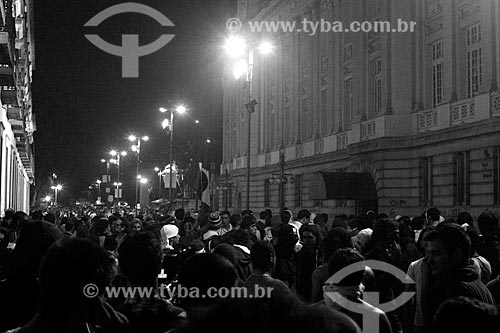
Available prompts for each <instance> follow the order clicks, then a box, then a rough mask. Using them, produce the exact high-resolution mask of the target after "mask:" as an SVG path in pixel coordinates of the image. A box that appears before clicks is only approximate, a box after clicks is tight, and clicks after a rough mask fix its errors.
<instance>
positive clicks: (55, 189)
mask: <svg viewBox="0 0 500 333" xmlns="http://www.w3.org/2000/svg"><path fill="white" fill-rule="evenodd" d="M50 188H51V189H52V190H54V205H57V194H58V193H59V191H61V190H62V188H63V186H62V185H61V184H57V185H52V186H51V187H50ZM51 200H52V197H51V196H50V195H47V196H45V198H43V201H45V202H46V203H47V204H48V203H50V201H51Z"/></svg>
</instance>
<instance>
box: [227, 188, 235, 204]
mask: <svg viewBox="0 0 500 333" xmlns="http://www.w3.org/2000/svg"><path fill="white" fill-rule="evenodd" d="M226 196H227V197H226V198H227V204H226V205H227V206H228V207H233V188H232V187H231V186H228V188H227V190H226Z"/></svg>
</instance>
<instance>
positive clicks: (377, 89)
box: [351, 59, 382, 114]
mask: <svg viewBox="0 0 500 333" xmlns="http://www.w3.org/2000/svg"><path fill="white" fill-rule="evenodd" d="M351 89H352V85H351ZM373 105H374V106H375V114H379V113H380V112H381V111H382V61H381V60H380V59H376V60H375V61H374V62H373Z"/></svg>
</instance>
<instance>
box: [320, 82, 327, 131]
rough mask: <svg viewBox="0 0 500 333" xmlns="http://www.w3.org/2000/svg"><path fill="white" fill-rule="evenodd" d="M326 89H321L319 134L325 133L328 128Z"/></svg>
mask: <svg viewBox="0 0 500 333" xmlns="http://www.w3.org/2000/svg"><path fill="white" fill-rule="evenodd" d="M327 103H328V90H327V89H323V90H321V121H320V128H321V134H322V135H325V134H326V132H327V129H328V127H327V126H328V104H327Z"/></svg>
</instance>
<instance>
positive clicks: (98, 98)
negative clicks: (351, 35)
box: [33, 0, 236, 201]
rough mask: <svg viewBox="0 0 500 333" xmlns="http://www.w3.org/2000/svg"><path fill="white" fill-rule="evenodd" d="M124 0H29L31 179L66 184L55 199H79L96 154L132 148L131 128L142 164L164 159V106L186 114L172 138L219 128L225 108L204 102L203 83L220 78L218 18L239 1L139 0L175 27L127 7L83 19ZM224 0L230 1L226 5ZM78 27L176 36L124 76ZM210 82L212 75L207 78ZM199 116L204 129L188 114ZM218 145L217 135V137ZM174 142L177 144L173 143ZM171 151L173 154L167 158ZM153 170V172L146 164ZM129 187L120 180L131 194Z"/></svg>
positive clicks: (194, 137) (146, 38)
mask: <svg viewBox="0 0 500 333" xmlns="http://www.w3.org/2000/svg"><path fill="white" fill-rule="evenodd" d="M123 2H126V1H110V0H104V1H103V0H89V1H83V0H79V1H67V0H43V1H39V2H37V3H36V4H35V42H36V46H35V51H36V60H35V72H34V79H33V93H34V97H33V105H34V113H35V116H36V123H37V131H36V133H35V161H36V179H35V181H36V185H37V190H38V192H39V195H43V194H45V193H47V191H49V190H48V186H49V184H48V182H47V179H48V178H47V176H48V175H49V174H52V173H56V174H57V175H58V180H59V181H60V182H61V183H63V184H64V186H65V189H64V191H63V192H62V193H60V199H61V201H64V200H68V199H69V198H73V199H77V198H78V196H79V195H80V192H81V191H82V190H85V189H87V188H88V186H89V184H92V183H94V182H95V180H96V179H98V178H99V177H100V175H101V174H102V173H104V170H105V167H104V166H103V164H102V163H101V162H100V160H101V158H105V157H106V154H107V152H109V151H110V150H111V149H112V148H116V149H130V143H129V142H128V141H127V136H128V135H129V134H131V133H132V134H136V135H146V134H147V135H149V136H150V138H151V140H150V141H149V142H147V143H146V144H144V145H143V147H142V150H141V157H142V160H143V168H149V169H152V168H153V167H154V166H155V165H162V166H164V165H165V164H166V163H167V161H168V155H167V153H166V152H167V151H168V145H167V142H168V137H167V134H166V132H163V130H162V129H161V120H162V119H163V118H164V115H162V114H160V113H159V112H158V108H159V107H161V106H168V105H173V104H176V103H184V104H185V105H186V106H187V107H188V108H189V115H187V116H185V117H182V118H181V117H176V120H177V122H176V124H175V125H176V127H175V130H174V136H175V141H176V142H177V143H178V144H179V147H181V146H182V145H183V144H186V142H187V141H191V142H195V143H196V142H200V143H201V142H202V141H203V140H204V137H207V136H210V137H212V140H214V136H215V137H216V135H217V134H216V133H218V135H219V136H220V132H221V128H222V124H221V123H220V121H221V119H222V116H221V113H222V110H221V109H219V108H217V109H214V108H213V107H212V108H210V106H209V104H210V88H211V87H212V88H214V87H215V88H217V87H219V86H221V85H222V83H221V73H222V71H221V70H220V68H221V63H222V61H223V52H222V49H221V47H222V44H223V42H224V37H225V36H226V30H225V22H226V19H227V18H228V17H232V16H234V13H233V11H234V9H233V8H235V6H234V4H233V3H235V2H236V1H207V0H205V1H203V0H197V1H195V0H177V1H168V0H161V1H160V0H153V1H136V2H138V3H143V4H146V5H148V6H150V7H152V8H155V9H156V10H158V11H160V12H161V13H163V14H164V15H165V16H167V17H168V18H169V19H170V20H171V21H172V22H173V23H174V25H175V26H174V27H162V26H161V25H160V24H159V23H157V22H156V21H155V20H153V19H152V18H150V17H148V16H145V15H142V14H133V13H126V14H120V15H116V16H113V17H110V18H108V19H107V20H106V21H104V22H103V23H102V24H101V25H99V26H98V27H84V24H85V23H86V22H87V21H88V20H89V19H90V18H92V17H93V16H94V15H96V14H97V13H99V12H100V11H101V10H103V9H105V8H108V7H110V6H112V5H116V4H120V3H123ZM228 3H229V5H227V4H228ZM85 34H98V35H99V36H100V37H101V38H103V39H104V40H106V41H108V42H109V43H112V44H115V45H120V44H121V38H122V36H121V35H122V34H138V35H139V43H140V45H144V44H149V43H151V42H152V41H154V40H156V39H157V38H158V37H159V36H160V35H161V34H174V35H175V37H174V39H173V40H172V41H171V42H170V43H169V44H167V45H166V46H165V47H163V48H162V49H160V50H159V51H157V52H156V53H153V54H150V55H147V56H144V57H141V58H140V59H139V78H122V77H121V58H119V57H117V56H113V55H110V54H107V53H105V52H104V51H102V50H100V49H98V48H97V47H95V46H94V45H92V44H91V43H90V42H89V41H88V40H87V39H86V38H85V37H84V35H85ZM214 82H215V83H214ZM195 119H199V120H200V125H202V129H201V130H196V127H195V126H196V125H195V124H194V120H195ZM214 141H215V144H217V143H218V144H219V146H220V144H221V143H220V142H217V141H220V138H218V140H217V139H216V140H214ZM174 148H175V147H174ZM174 158H175V157H174ZM132 161H133V158H132V157H131V156H129V157H127V158H126V159H125V160H123V161H122V171H123V172H124V174H125V175H124V177H123V178H125V179H123V182H124V183H127V182H128V184H129V186H134V184H133V175H134V173H135V164H134V162H132ZM151 173H152V171H151ZM133 191H134V190H133V187H132V188H129V187H128V186H127V184H124V196H125V199H127V197H128V198H129V200H131V199H130V196H131V195H133Z"/></svg>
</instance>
